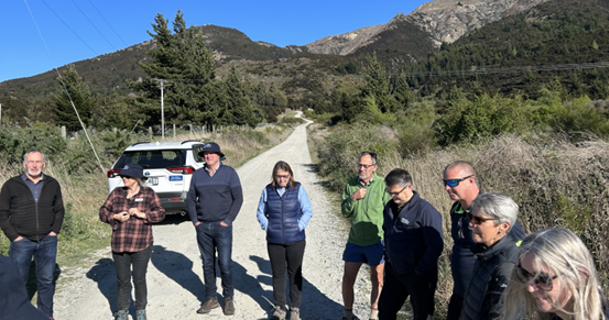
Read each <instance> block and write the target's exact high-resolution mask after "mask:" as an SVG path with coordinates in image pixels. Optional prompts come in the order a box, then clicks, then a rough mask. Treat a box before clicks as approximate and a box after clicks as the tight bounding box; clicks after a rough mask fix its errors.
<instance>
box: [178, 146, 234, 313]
mask: <svg viewBox="0 0 609 320" xmlns="http://www.w3.org/2000/svg"><path fill="white" fill-rule="evenodd" d="M199 155H200V156H202V157H204V158H205V165H204V166H203V168H200V169H198V170H197V171H195V173H194V174H193V176H192V180H191V184H190V189H189V191H188V199H187V203H188V215H189V216H190V220H191V221H192V223H193V224H194V225H195V229H196V232H197V243H198V245H199V251H200V252H201V258H202V260H203V278H204V281H205V288H206V299H205V302H204V303H203V305H202V306H201V307H200V308H199V310H197V313H199V314H205V313H209V312H210V311H211V310H212V309H214V308H217V307H219V306H220V305H219V303H218V299H217V298H216V292H217V287H216V268H215V259H216V252H217V253H218V265H219V266H220V274H221V278H222V289H223V292H222V295H223V296H224V314H226V315H233V314H235V304H234V301H233V296H234V286H233V279H232V268H231V265H232V258H231V252H232V245H233V226H232V223H233V221H235V219H236V218H237V214H239V210H240V209H241V205H242V204H243V193H242V190H241V181H240V180H239V176H238V175H237V172H236V171H235V169H233V168H232V167H229V166H227V165H224V164H223V163H222V161H221V160H222V159H224V158H225V155H224V153H222V151H221V150H220V146H219V145H218V144H217V143H215V142H207V143H205V144H204V145H203V150H202V151H200V152H199Z"/></svg>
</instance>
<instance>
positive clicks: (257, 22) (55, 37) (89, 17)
mask: <svg viewBox="0 0 609 320" xmlns="http://www.w3.org/2000/svg"><path fill="white" fill-rule="evenodd" d="M424 2H426V1H423V0H406V1H404V0H401V1H397V0H389V1H385V0H378V1H359V0H350V1H344V0H325V1H319V0H308V1H300V0H292V1H286V0H281V1H279V0H277V1H275V0H265V1H252V0H249V1H229V0H225V1H217V0H216V1H207V0H199V1H195V0H191V1H181V0H179V1H167V0H165V1H160V0H146V1H141V0H139V1H138V0H122V1H116V0H105V1H99V0H0V21H2V26H3V31H2V33H1V35H0V82H1V81H4V80H8V79H15V78H22V77H29V76H33V75H37V74H39V73H43V72H46V71H48V70H51V69H53V68H54V67H59V66H63V65H65V64H68V63H71V62H75V61H79V60H84V59H88V58H93V57H95V56H98V55H102V54H106V53H110V52H114V51H117V50H120V49H123V48H126V47H129V46H132V45H134V44H138V43H141V42H144V41H147V40H150V36H149V35H148V34H147V33H146V30H150V31H152V27H151V23H153V22H154V16H155V15H156V14H157V13H161V14H162V15H163V16H164V17H165V19H168V20H169V21H170V22H171V21H172V20H173V18H174V17H175V14H176V12H177V10H178V8H179V9H181V10H182V12H183V13H184V19H185V20H186V24H187V26H190V25H191V24H193V25H195V26H200V25H205V24H213V25H218V26H222V27H230V28H235V29H237V30H239V31H241V32H243V33H245V34H246V35H247V36H248V37H250V39H252V40H254V41H265V42H269V43H272V44H275V45H278V46H281V47H284V46H287V45H305V44H308V43H311V42H314V41H316V40H319V39H321V38H323V37H326V36H330V35H335V34H341V33H345V32H349V31H353V30H356V29H359V28H362V27H367V26H372V25H377V24H383V23H387V22H388V21H389V20H391V18H393V17H394V16H395V15H396V14H398V13H404V14H408V13H410V12H412V11H413V10H414V9H416V8H417V7H418V6H419V5H421V4H422V3H424ZM28 8H29V9H28ZM30 11H31V14H30ZM32 16H33V18H32ZM34 21H35V22H34ZM36 25H37V26H38V28H39V30H40V33H41V34H42V37H41V35H40V34H39V32H38V30H37V28H36ZM42 39H44V41H43V40H42ZM81 39H82V40H81ZM45 43H46V46H45ZM47 48H48V50H47Z"/></svg>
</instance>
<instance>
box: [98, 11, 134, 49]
mask: <svg viewBox="0 0 609 320" xmlns="http://www.w3.org/2000/svg"><path fill="white" fill-rule="evenodd" d="M89 3H90V4H91V6H92V7H93V8H94V9H95V11H97V13H98V14H99V15H100V16H101V17H102V19H104V21H106V24H108V26H109V27H110V29H112V31H114V34H116V36H117V37H118V38H119V39H121V41H122V42H123V44H124V45H125V47H128V45H127V43H126V42H125V40H123V38H121V36H120V35H119V34H118V32H116V30H114V28H113V27H112V25H111V24H110V23H109V22H108V20H106V18H105V17H104V15H103V14H102V13H101V12H99V10H97V7H96V6H95V5H94V4H93V2H91V0H89Z"/></svg>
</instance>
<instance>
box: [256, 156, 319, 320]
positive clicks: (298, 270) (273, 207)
mask: <svg viewBox="0 0 609 320" xmlns="http://www.w3.org/2000/svg"><path fill="white" fill-rule="evenodd" d="M257 216H258V221H259V222H260V226H261V227H262V230H265V231H266V241H267V248H268V252H269V259H270V260H271V269H272V270H273V300H274V303H275V311H274V312H273V315H272V317H271V319H278V320H283V319H285V317H286V309H285V305H286V298H285V273H286V265H287V272H288V277H289V278H290V320H300V300H301V295H302V259H303V256H304V249H305V232H304V229H305V228H306V227H307V224H308V223H309V220H310V219H311V217H312V216H313V210H312V209H311V202H310V201H309V197H308V196H307V193H306V192H305V190H304V188H303V187H302V185H301V184H300V183H299V182H296V181H294V173H293V172H292V168H290V165H289V164H287V163H286V162H284V161H279V162H277V163H276V164H275V167H274V168H273V177H272V181H271V183H270V184H269V185H267V186H266V187H265V188H264V190H262V196H261V197H260V203H259V205H258V211H257Z"/></svg>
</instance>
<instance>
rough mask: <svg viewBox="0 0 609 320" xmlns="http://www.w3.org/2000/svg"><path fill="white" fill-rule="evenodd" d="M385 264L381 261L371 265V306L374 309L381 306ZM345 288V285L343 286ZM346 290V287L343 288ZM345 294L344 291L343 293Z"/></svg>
mask: <svg viewBox="0 0 609 320" xmlns="http://www.w3.org/2000/svg"><path fill="white" fill-rule="evenodd" d="M384 268H385V264H384V263H381V264H379V265H378V266H376V267H370V280H371V281H372V292H371V293H370V306H371V307H372V309H378V308H379V297H380V296H381V290H382V289H383V269H384ZM343 288H344V286H343ZM343 292H344V289H343ZM343 296H344V293H343Z"/></svg>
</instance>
